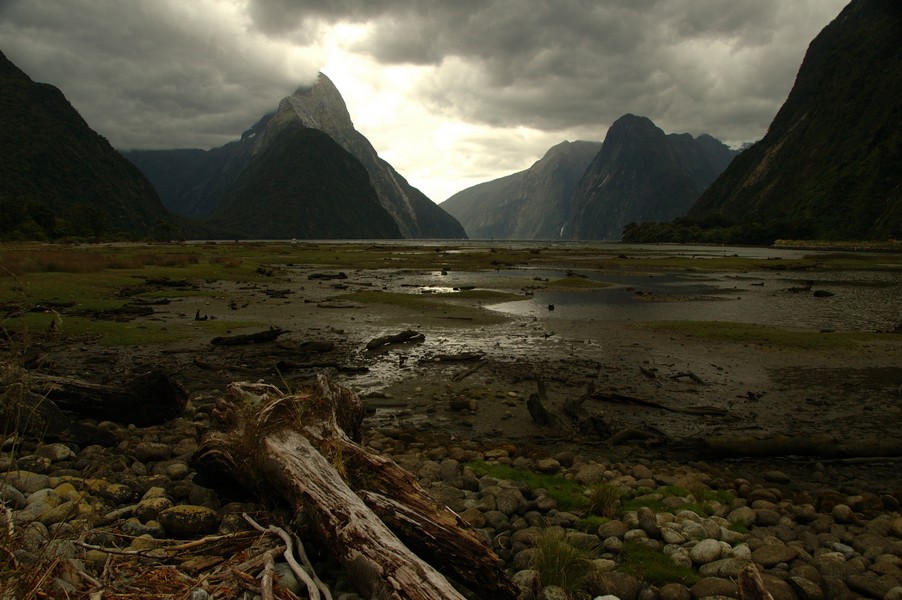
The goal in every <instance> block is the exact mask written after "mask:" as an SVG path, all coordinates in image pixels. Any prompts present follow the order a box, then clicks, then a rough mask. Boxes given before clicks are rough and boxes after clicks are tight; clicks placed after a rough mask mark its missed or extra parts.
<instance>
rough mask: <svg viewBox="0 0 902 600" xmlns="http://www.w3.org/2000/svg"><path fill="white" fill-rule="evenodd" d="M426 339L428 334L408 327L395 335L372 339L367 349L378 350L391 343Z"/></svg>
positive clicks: (407, 342)
mask: <svg viewBox="0 0 902 600" xmlns="http://www.w3.org/2000/svg"><path fill="white" fill-rule="evenodd" d="M425 339H426V336H425V335H423V334H422V333H420V332H419V331H414V330H413V329H406V330H404V331H402V332H400V333H396V334H393V335H382V336H379V337H377V338H373V339H371V340H370V341H369V342H367V345H366V349H367V350H378V349H379V348H382V347H383V346H389V345H391V344H410V343H416V342H422V341H423V340H425Z"/></svg>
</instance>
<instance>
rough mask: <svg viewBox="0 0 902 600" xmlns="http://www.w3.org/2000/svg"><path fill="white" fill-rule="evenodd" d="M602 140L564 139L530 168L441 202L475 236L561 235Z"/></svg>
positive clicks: (571, 215) (552, 237)
mask: <svg viewBox="0 0 902 600" xmlns="http://www.w3.org/2000/svg"><path fill="white" fill-rule="evenodd" d="M600 148H601V143H599V142H582V141H577V142H562V143H560V144H558V145H557V146H554V147H552V148H551V149H550V150H548V152H547V153H545V156H543V157H542V158H541V159H540V160H538V161H536V162H535V164H533V165H532V166H531V167H530V168H529V169H527V170H525V171H520V172H518V173H514V174H512V175H507V176H506V177H502V178H500V179H496V180H494V181H488V182H486V183H480V184H479V185H475V186H473V187H470V188H467V189H465V190H463V191H460V192H458V193H456V194H454V195H453V196H451V197H450V198H448V199H447V200H445V201H444V202H442V203H441V205H440V206H441V207H442V208H443V209H445V210H446V211H448V213H450V214H451V215H452V216H453V217H455V218H456V219H457V220H458V221H460V222H461V224H462V225H463V226H464V229H465V230H466V232H467V235H468V236H469V237H471V238H477V239H493V238H496V239H523V240H527V239H558V238H560V237H561V230H562V228H564V227H565V226H566V225H567V224H568V223H569V222H570V221H571V219H572V218H573V206H572V200H573V196H574V193H575V191H576V185H577V183H578V182H579V178H580V176H582V174H583V172H584V171H585V170H586V167H587V166H588V165H589V163H590V162H591V161H592V158H593V157H594V156H595V155H596V154H597V153H598V150H599V149H600Z"/></svg>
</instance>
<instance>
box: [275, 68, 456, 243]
mask: <svg viewBox="0 0 902 600" xmlns="http://www.w3.org/2000/svg"><path fill="white" fill-rule="evenodd" d="M289 107H290V108H291V109H292V110H293V111H294V112H295V113H296V114H297V116H298V117H299V118H300V120H301V124H303V125H304V126H306V127H310V128H313V129H319V130H320V131H324V132H326V133H328V134H329V135H330V136H331V137H332V138H333V139H334V140H335V141H336V142H338V144H339V145H340V146H341V147H342V148H344V149H345V150H347V151H348V152H350V153H351V154H353V155H354V156H355V157H356V158H357V160H359V161H360V162H361V164H363V166H364V167H365V168H366V170H367V172H368V173H369V174H370V180H371V181H372V183H373V187H374V188H376V193H377V194H378V195H379V201H380V202H381V203H382V206H383V207H384V208H385V210H387V211H388V212H389V214H391V215H392V217H393V218H394V219H395V222H396V223H397V224H398V228H399V229H400V230H401V235H403V236H404V237H406V238H464V237H466V233H465V232H464V229H463V227H462V226H461V225H460V223H458V222H457V221H456V220H455V219H454V218H453V217H452V216H451V215H449V214H448V213H446V212H445V211H444V210H442V209H441V208H439V207H438V206H437V205H436V204H435V203H434V202H432V201H431V200H430V199H429V198H427V197H426V196H425V195H424V194H423V193H422V192H420V191H419V190H418V189H416V188H415V187H413V186H411V185H410V184H409V183H408V182H407V180H406V179H404V178H403V177H402V176H401V175H399V174H398V172H397V171H395V170H394V169H393V168H392V166H391V165H390V164H388V163H387V162H385V161H384V160H382V159H381V158H379V155H378V154H377V153H376V150H375V149H374V148H373V145H372V144H370V142H369V140H367V139H366V138H365V137H364V136H363V134H361V133H360V132H359V131H357V130H356V129H354V124H353V123H352V122H351V116H350V115H349V114H348V109H347V106H346V105H345V102H344V99H343V98H342V97H341V94H340V93H339V91H338V89H337V88H336V87H335V84H333V83H332V81H331V80H330V79H329V78H328V77H326V76H325V75H323V74H322V73H321V74H320V75H319V79H318V80H317V82H316V84H314V85H313V86H311V87H309V88H301V89H298V90H297V91H296V92H295V93H294V94H292V95H291V96H289V97H288V98H285V99H284V100H282V102H281V104H280V105H279V112H282V111H284V110H286V109H287V108H289Z"/></svg>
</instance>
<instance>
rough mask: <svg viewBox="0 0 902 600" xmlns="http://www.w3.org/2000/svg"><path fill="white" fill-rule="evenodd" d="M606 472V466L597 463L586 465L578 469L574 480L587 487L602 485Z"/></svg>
mask: <svg viewBox="0 0 902 600" xmlns="http://www.w3.org/2000/svg"><path fill="white" fill-rule="evenodd" d="M606 470H607V469H605V467H604V465H599V464H596V463H589V464H584V465H582V466H580V467H579V468H578V470H577V471H576V474H575V475H574V476H573V478H574V479H576V481H578V482H579V483H581V484H583V485H586V486H588V485H592V484H593V483H601V482H602V481H604V474H605V471H606Z"/></svg>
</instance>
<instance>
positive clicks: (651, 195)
mask: <svg viewBox="0 0 902 600" xmlns="http://www.w3.org/2000/svg"><path fill="white" fill-rule="evenodd" d="M734 154H735V153H734V151H732V150H730V149H729V148H728V147H727V146H725V145H724V144H722V143H720V142H718V141H717V140H715V139H714V138H712V137H711V136H708V135H701V136H699V137H698V138H693V137H692V136H690V135H689V134H670V135H665V134H664V132H663V131H661V130H660V129H659V128H658V127H656V126H655V124H654V123H652V122H651V120H649V119H647V118H645V117H637V116H635V115H630V114H627V115H624V116H622V117H620V118H619V119H617V120H616V121H615V122H614V123H613V124H612V125H611V127H610V129H608V133H607V136H605V140H604V143H603V144H602V147H601V150H600V151H599V152H598V154H597V155H596V156H595V158H594V159H593V161H592V163H591V164H590V165H589V167H588V168H587V169H586V172H585V173H584V174H583V176H582V179H581V181H580V182H579V187H578V192H577V199H576V203H575V204H576V215H575V218H574V222H573V226H572V229H570V231H569V233H570V235H569V236H568V237H572V238H575V239H587V240H619V239H620V236H621V233H622V232H623V228H624V226H626V225H627V224H628V223H632V222H644V221H668V220H670V219H673V218H674V217H678V216H682V215H684V214H686V212H687V211H688V210H689V208H690V207H691V206H692V204H693V203H694V202H695V201H696V199H698V197H699V195H700V194H701V193H702V191H703V190H704V189H705V188H706V187H707V186H708V185H710V183H711V182H712V181H714V179H715V178H716V177H717V175H718V174H719V173H720V172H721V171H722V170H723V169H724V167H725V166H726V165H727V164H728V163H729V162H730V160H731V159H732V158H733V156H734Z"/></svg>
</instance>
